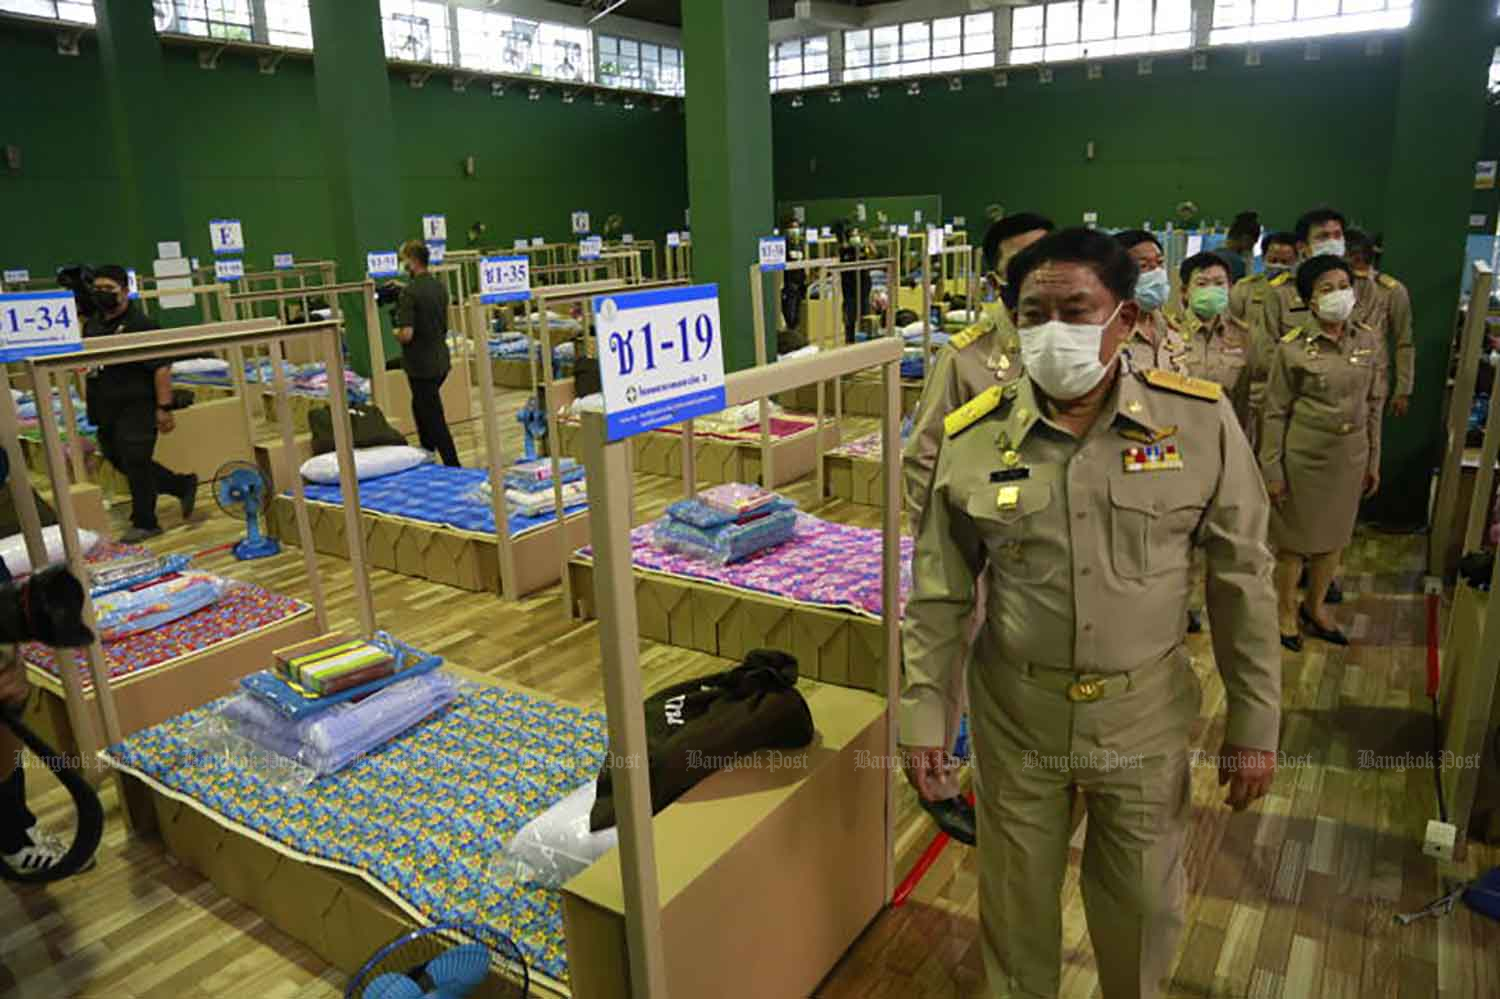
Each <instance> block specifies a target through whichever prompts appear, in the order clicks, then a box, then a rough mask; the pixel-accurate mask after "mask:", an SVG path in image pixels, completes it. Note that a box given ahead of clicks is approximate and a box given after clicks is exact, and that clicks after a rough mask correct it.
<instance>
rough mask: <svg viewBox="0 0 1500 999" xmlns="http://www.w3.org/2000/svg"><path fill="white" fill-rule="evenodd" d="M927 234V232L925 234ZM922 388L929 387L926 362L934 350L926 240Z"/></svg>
mask: <svg viewBox="0 0 1500 999" xmlns="http://www.w3.org/2000/svg"><path fill="white" fill-rule="evenodd" d="M924 235H925V234H924ZM922 260H923V265H922V360H923V364H922V388H923V389H924V390H925V389H926V388H927V374H928V371H927V369H928V368H929V367H931V365H929V364H927V363H926V360H927V357H928V352H929V351H930V350H932V252H931V250H930V249H929V248H928V246H927V245H926V243H925V242H924V243H923V245H922ZM942 266H943V258H942V256H941V255H939V257H938V268H939V269H941V268H942Z"/></svg>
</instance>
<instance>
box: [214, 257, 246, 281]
mask: <svg viewBox="0 0 1500 999" xmlns="http://www.w3.org/2000/svg"><path fill="white" fill-rule="evenodd" d="M244 276H245V262H244V261H243V260H241V259H240V258H238V257H236V258H234V259H233V260H215V261H214V279H215V280H217V281H238V280H239V279H240V278H242V277H244Z"/></svg>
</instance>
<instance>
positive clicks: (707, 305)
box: [593, 284, 724, 441]
mask: <svg viewBox="0 0 1500 999" xmlns="http://www.w3.org/2000/svg"><path fill="white" fill-rule="evenodd" d="M593 308H594V330H595V333H596V335H597V336H598V342H599V376H600V381H601V382H602V383H603V387H604V418H605V424H606V428H607V434H608V437H609V439H610V440H612V441H616V440H620V439H621V438H624V437H630V436H633V435H635V434H639V433H645V432H646V431H647V430H653V429H655V428H656V427H665V426H669V425H671V424H673V423H681V422H683V421H684V420H687V419H690V418H692V417H695V416H702V415H704V414H706V413H717V412H718V411H719V410H721V409H723V408H724V344H723V336H722V332H721V330H720V327H719V286H718V285H715V284H700V285H695V286H691V287H685V288H658V289H651V290H649V291H635V292H627V293H625V294H622V295H599V296H596V297H595V298H594V304H593Z"/></svg>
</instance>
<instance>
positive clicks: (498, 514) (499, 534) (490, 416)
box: [467, 295, 566, 600]
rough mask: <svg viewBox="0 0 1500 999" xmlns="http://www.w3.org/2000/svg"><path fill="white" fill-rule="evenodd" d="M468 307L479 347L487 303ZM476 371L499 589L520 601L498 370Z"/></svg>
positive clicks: (485, 366) (475, 302) (482, 368)
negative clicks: (497, 398)
mask: <svg viewBox="0 0 1500 999" xmlns="http://www.w3.org/2000/svg"><path fill="white" fill-rule="evenodd" d="M467 308H468V309H469V310H470V319H469V326H470V328H472V329H473V330H475V331H476V332H475V333H474V342H475V344H476V349H479V347H480V346H481V345H482V341H481V339H480V338H482V337H485V336H486V334H485V332H484V327H485V322H484V312H485V308H484V303H483V302H481V301H480V300H479V296H478V295H475V296H474V297H473V298H472V299H470V301H469V303H468V305H467ZM483 356H484V358H485V360H486V361H488V360H489V350H488V349H487V348H486V349H485V350H484V351H483ZM476 373H477V375H478V378H479V406H480V409H481V411H482V413H483V417H482V421H483V424H484V456H485V458H486V459H487V461H488V464H489V473H490V510H491V511H492V512H493V513H494V516H495V544H496V548H495V551H496V557H497V558H498V559H499V565H500V592H501V594H502V595H504V596H505V598H506V599H507V600H518V599H520V597H519V594H518V589H517V586H516V555H515V550H514V549H513V548H512V546H511V537H510V518H509V517H508V516H507V515H506V511H505V478H504V476H503V475H501V473H500V466H501V463H502V460H503V459H502V458H501V456H500V414H499V413H498V412H497V411H496V404H495V372H494V369H492V368H491V367H490V366H489V364H488V363H484V364H480V365H479V367H478V368H477V369H476ZM564 547H566V546H564Z"/></svg>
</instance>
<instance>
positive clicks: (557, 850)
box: [491, 781, 619, 888]
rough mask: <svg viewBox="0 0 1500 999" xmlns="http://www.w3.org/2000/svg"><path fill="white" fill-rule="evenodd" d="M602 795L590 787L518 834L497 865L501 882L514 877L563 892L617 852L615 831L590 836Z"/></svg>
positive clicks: (591, 783) (593, 785)
mask: <svg viewBox="0 0 1500 999" xmlns="http://www.w3.org/2000/svg"><path fill="white" fill-rule="evenodd" d="M598 793H599V784H598V782H597V781H589V782H588V783H587V784H584V785H583V786H582V787H580V788H578V789H577V790H576V791H573V792H572V793H570V794H569V795H568V796H567V797H565V798H563V799H562V800H561V801H559V802H558V803H557V804H555V805H553V806H552V807H551V808H549V809H547V810H546V811H545V812H543V813H542V814H540V815H538V816H537V817H536V818H534V819H532V820H531V821H530V822H528V823H526V825H525V826H524V827H522V829H521V831H520V832H518V833H516V834H515V835H514V836H513V837H511V840H510V842H509V843H507V844H505V851H504V852H503V853H502V854H501V856H500V858H499V860H498V862H497V863H498V866H499V868H500V870H498V871H492V872H491V876H492V877H494V878H495V879H496V880H503V879H504V878H505V877H507V876H508V877H514V878H517V879H518V880H521V881H524V882H527V883H531V884H539V885H542V886H543V887H545V888H561V887H562V886H563V885H564V884H566V883H567V882H568V881H570V880H571V879H572V878H573V877H574V876H575V875H577V874H581V873H582V872H583V871H584V870H585V869H586V868H588V867H589V866H590V865H592V864H593V863H594V861H596V860H598V859H599V858H600V857H602V856H604V855H605V854H606V853H608V852H609V851H610V850H613V849H614V848H615V844H616V843H617V842H618V841H619V832H618V830H617V829H616V827H615V826H610V827H609V828H607V829H600V830H599V831H598V832H590V831H589V812H590V811H592V810H593V807H594V798H595V796H596V795H597V794H598Z"/></svg>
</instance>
